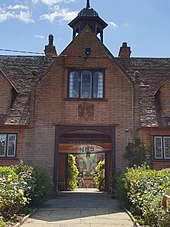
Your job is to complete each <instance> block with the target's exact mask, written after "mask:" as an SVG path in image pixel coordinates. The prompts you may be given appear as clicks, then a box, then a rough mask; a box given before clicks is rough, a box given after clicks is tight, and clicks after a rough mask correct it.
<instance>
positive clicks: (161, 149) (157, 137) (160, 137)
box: [154, 136, 163, 159]
mask: <svg viewBox="0 0 170 227" xmlns="http://www.w3.org/2000/svg"><path fill="white" fill-rule="evenodd" d="M156 139H160V140H161V147H160V151H161V157H157V155H156V148H157V147H156ZM154 158H155V159H163V146H162V136H154Z"/></svg>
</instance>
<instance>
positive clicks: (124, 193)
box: [116, 166, 170, 227]
mask: <svg viewBox="0 0 170 227" xmlns="http://www.w3.org/2000/svg"><path fill="white" fill-rule="evenodd" d="M116 181H117V183H118V184H117V187H116V188H117V193H118V194H119V195H120V197H121V198H122V199H125V201H126V202H127V204H128V205H129V207H130V209H131V212H132V213H133V214H134V215H139V216H141V220H143V222H144V223H142V224H147V225H149V226H152V227H158V226H159V227H165V226H166V227H170V220H169V215H168V214H166V213H165V212H164V210H163V209H162V197H163V194H165V193H169V192H170V169H164V170H160V171H156V170H151V169H150V168H149V167H147V166H140V167H134V168H129V169H127V171H126V172H124V173H122V174H119V175H117V176H116ZM120 184H121V185H120ZM120 189H121V190H120Z"/></svg>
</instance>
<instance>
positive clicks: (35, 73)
mask: <svg viewBox="0 0 170 227" xmlns="http://www.w3.org/2000/svg"><path fill="white" fill-rule="evenodd" d="M52 61H53V58H49V57H44V56H7V55H0V70H1V71H2V72H3V73H4V74H5V76H6V78H7V79H8V80H9V81H10V82H11V84H12V85H13V86H14V87H15V88H16V90H17V92H18V95H17V97H16V100H15V102H14V104H13V106H12V107H11V109H10V112H9V114H8V115H1V116H0V124H14V125H25V124H28V114H29V111H28V109H29V105H30V103H29V98H30V92H31V86H32V83H35V82H37V81H38V80H39V79H40V78H41V77H42V76H43V75H44V72H45V70H46V69H47V68H48V67H49V65H50V64H51V62H52Z"/></svg>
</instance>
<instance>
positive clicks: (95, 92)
mask: <svg viewBox="0 0 170 227" xmlns="http://www.w3.org/2000/svg"><path fill="white" fill-rule="evenodd" d="M68 96H69V98H80V99H102V98H104V76H103V72H101V71H95V70H94V71H93V70H92V71H81V70H80V71H71V72H70V73H69V92H68Z"/></svg>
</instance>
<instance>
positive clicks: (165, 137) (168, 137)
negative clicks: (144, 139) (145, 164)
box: [163, 136, 170, 159]
mask: <svg viewBox="0 0 170 227" xmlns="http://www.w3.org/2000/svg"><path fill="white" fill-rule="evenodd" d="M166 139H170V136H164V137H163V147H164V159H170V157H166V152H165V150H166V148H167V147H165V140H166Z"/></svg>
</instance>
